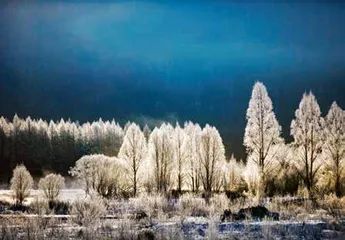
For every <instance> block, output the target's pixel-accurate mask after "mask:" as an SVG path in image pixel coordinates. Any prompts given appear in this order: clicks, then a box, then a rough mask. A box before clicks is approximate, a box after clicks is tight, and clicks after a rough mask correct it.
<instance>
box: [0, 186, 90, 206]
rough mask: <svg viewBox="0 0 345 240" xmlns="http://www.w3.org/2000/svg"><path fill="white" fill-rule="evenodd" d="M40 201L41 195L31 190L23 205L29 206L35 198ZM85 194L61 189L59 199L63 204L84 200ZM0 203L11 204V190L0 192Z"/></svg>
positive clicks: (79, 190) (74, 190)
mask: <svg viewBox="0 0 345 240" xmlns="http://www.w3.org/2000/svg"><path fill="white" fill-rule="evenodd" d="M37 197H38V198H39V199H41V198H42V197H43V196H42V193H41V192H40V191H39V190H32V191H31V195H30V197H28V198H27V199H25V202H24V203H25V204H30V203H31V202H32V201H34V200H35V199H36V198H37ZM85 197H86V196H85V192H84V190H82V189H63V190H61V193H60V196H59V199H60V200H61V201H64V202H73V201H75V200H77V199H80V200H82V199H84V198H85ZM0 201H6V202H11V203H13V197H12V191H11V190H0Z"/></svg>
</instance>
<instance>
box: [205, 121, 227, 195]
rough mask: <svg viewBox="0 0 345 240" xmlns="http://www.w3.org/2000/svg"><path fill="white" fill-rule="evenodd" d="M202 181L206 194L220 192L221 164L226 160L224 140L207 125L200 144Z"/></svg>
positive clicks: (215, 130)
mask: <svg viewBox="0 0 345 240" xmlns="http://www.w3.org/2000/svg"><path fill="white" fill-rule="evenodd" d="M199 154H200V166H201V181H202V184H203V187H204V190H205V192H207V193H211V192H212V191H213V190H219V188H220V186H221V180H222V175H221V166H220V165H221V163H223V162H224V160H225V149H224V145H223V141H222V138H221V137H220V135H219V132H218V130H217V129H216V128H215V127H211V126H210V125H208V124H207V125H206V126H205V127H204V129H203V130H202V133H201V142H200V153H199Z"/></svg>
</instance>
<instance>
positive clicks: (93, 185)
mask: <svg viewBox="0 0 345 240" xmlns="http://www.w3.org/2000/svg"><path fill="white" fill-rule="evenodd" d="M124 171H125V167H124V163H123V162H122V161H121V160H120V159H117V158H115V157H107V156H105V155H103V154H94V155H87V156H84V157H82V158H80V159H79V160H78V161H77V162H76V163H75V166H74V167H73V168H71V169H70V171H69V173H70V174H71V175H72V176H73V177H75V178H77V179H78V180H79V181H80V182H81V183H82V184H83V185H84V189H85V192H86V194H90V193H92V192H93V191H95V192H97V193H98V194H99V195H101V196H103V197H106V198H111V197H114V196H117V195H118V194H119V193H120V192H121V191H123V190H127V186H126V183H125V181H124V176H123V175H124Z"/></svg>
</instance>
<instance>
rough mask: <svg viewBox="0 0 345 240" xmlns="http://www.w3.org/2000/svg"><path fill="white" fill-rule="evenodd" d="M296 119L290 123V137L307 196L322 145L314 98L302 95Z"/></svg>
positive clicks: (317, 169) (316, 170)
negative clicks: (292, 139) (292, 140)
mask: <svg viewBox="0 0 345 240" xmlns="http://www.w3.org/2000/svg"><path fill="white" fill-rule="evenodd" d="M295 116H296V118H295V119H294V120H292V122H291V135H292V136H293V138H294V143H293V144H294V146H295V147H296V148H295V158H296V167H297V169H298V173H299V174H300V176H301V178H302V179H303V181H304V184H305V186H306V188H307V190H308V193H309V194H312V192H313V190H314V185H315V182H316V174H317V173H318V171H319V169H320V166H321V165H320V161H319V157H320V154H321V149H322V145H323V139H322V137H323V133H322V131H323V129H322V122H323V119H322V117H321V111H320V107H319V104H318V103H317V100H316V98H315V96H314V95H313V94H312V93H311V92H310V93H308V94H307V93H304V94H303V97H302V100H301V102H300V104H299V108H298V109H297V110H296V112H295Z"/></svg>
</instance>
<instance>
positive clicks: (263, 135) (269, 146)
mask: <svg viewBox="0 0 345 240" xmlns="http://www.w3.org/2000/svg"><path fill="white" fill-rule="evenodd" d="M247 122H248V123H247V127H246V129H245V135H244V145H245V146H246V148H247V153H248V159H247V161H248V163H247V164H248V165H250V164H251V165H253V166H252V168H253V171H256V172H257V176H258V183H257V187H258V188H257V189H258V190H259V193H258V194H259V195H262V194H265V193H266V192H267V187H268V182H269V180H270V179H271V180H272V178H275V177H276V175H277V174H278V173H277V169H281V168H282V170H287V169H288V168H290V169H292V170H293V171H294V172H295V173H296V174H298V176H299V178H300V179H301V180H302V181H303V183H304V185H305V187H306V189H307V191H308V193H309V195H310V194H313V193H314V191H315V190H316V189H315V187H316V185H317V182H318V180H320V179H322V178H325V179H323V180H324V181H325V180H327V181H328V182H330V181H331V182H333V183H328V184H329V185H333V189H334V191H335V193H336V194H337V195H338V196H340V195H341V193H342V189H341V188H342V186H341V178H342V177H344V175H343V174H344V172H343V170H344V159H345V112H344V111H343V110H342V109H341V108H340V107H339V106H338V105H337V103H336V102H334V103H333V104H332V105H331V108H330V109H329V112H328V114H327V115H326V116H325V117H324V118H323V117H322V116H321V111H320V107H319V105H318V103H317V100H316V98H315V96H314V95H313V94H312V93H311V92H309V93H305V94H303V97H302V100H301V102H300V104H299V107H298V109H297V110H296V112H295V119H293V120H292V122H291V136H292V137H293V142H292V143H290V144H288V145H286V144H285V143H284V139H283V138H282V137H281V126H280V125H279V123H278V121H277V119H276V117H275V114H274V112H273V105H272V101H271V99H270V98H269V96H268V93H267V90H266V88H265V86H264V85H263V84H262V83H260V82H258V83H256V84H255V85H254V88H253V92H252V97H251V99H250V102H249V107H248V110H247ZM321 173H323V174H324V175H325V174H326V173H327V174H326V175H327V176H326V177H325V176H322V174H321ZM321 182H322V181H319V183H321Z"/></svg>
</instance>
